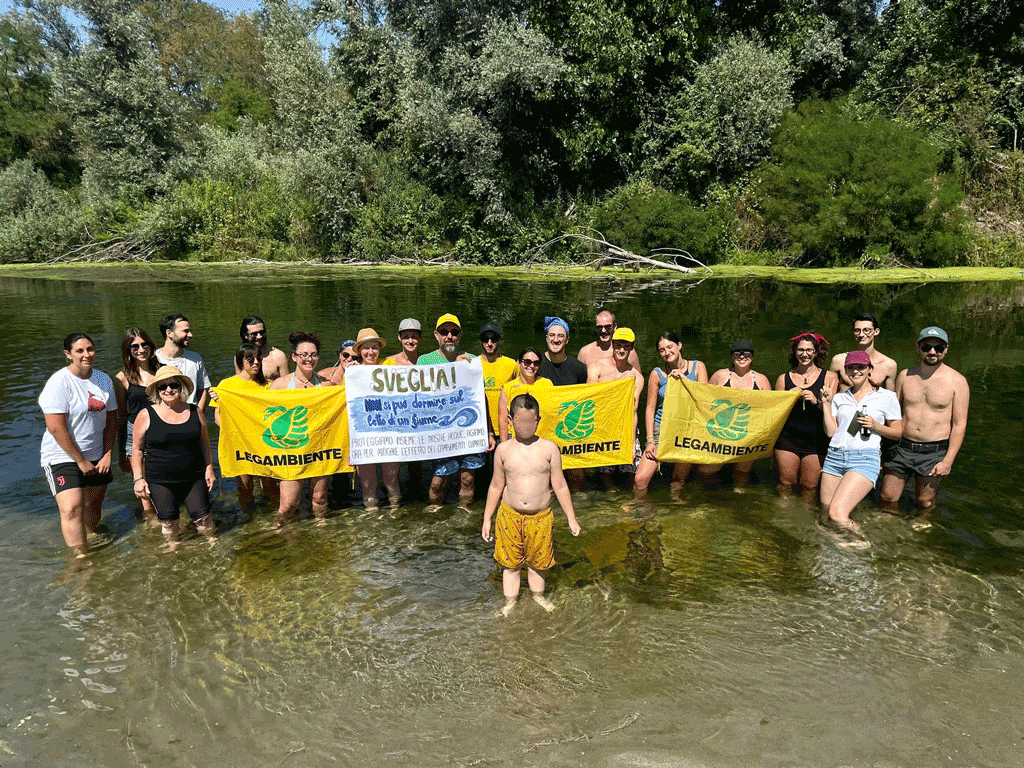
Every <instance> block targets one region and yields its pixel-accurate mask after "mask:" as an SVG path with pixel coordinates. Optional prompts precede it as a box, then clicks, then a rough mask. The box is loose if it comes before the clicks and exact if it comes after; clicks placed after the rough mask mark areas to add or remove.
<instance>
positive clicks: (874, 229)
mask: <svg viewBox="0 0 1024 768" xmlns="http://www.w3.org/2000/svg"><path fill="white" fill-rule="evenodd" d="M938 164H939V153H938V151H937V150H936V149H935V147H933V146H932V145H931V144H929V143H928V142H927V140H926V138H925V136H924V135H922V134H921V133H919V132H917V131H915V130H913V129H911V128H908V127H906V126H903V125H900V124H898V123H895V122H893V121H891V120H887V119H885V118H881V117H878V118H874V119H872V120H869V121H863V122H861V121H857V120H855V119H853V118H852V117H850V116H849V115H848V114H846V113H844V111H843V110H842V108H841V105H838V104H836V103H834V102H808V103H805V104H803V105H801V107H800V109H799V110H797V111H796V112H794V113H791V114H790V115H789V116H787V118H786V120H785V121H784V122H783V124H782V126H781V127H780V129H779V132H778V135H777V136H776V138H775V141H774V143H773V144H772V157H771V162H770V163H769V164H767V165H766V166H765V167H764V168H763V169H762V170H761V172H760V175H759V178H758V179H757V184H756V186H755V187H754V191H753V193H752V202H753V204H754V206H755V207H756V208H757V209H758V210H759V211H760V212H761V214H762V216H763V220H764V222H765V223H766V225H767V227H768V232H769V242H770V244H772V245H774V246H775V247H778V248H780V249H783V250H784V251H786V252H787V253H788V255H789V257H790V258H791V260H792V261H793V262H795V263H800V264H808V265H815V266H828V265H834V264H850V263H861V262H864V261H865V260H866V261H867V262H868V263H872V260H878V262H879V263H883V264H884V263H886V262H887V261H888V260H889V259H892V258H895V259H899V260H908V261H910V262H912V263H920V264H954V263H958V262H960V260H961V259H963V258H964V255H965V252H966V249H967V241H966V237H965V233H964V228H963V219H962V216H961V213H960V211H959V208H958V204H959V202H960V200H961V199H962V198H963V192H962V191H961V190H960V188H959V186H958V185H957V184H956V182H955V181H953V180H951V179H948V178H944V177H942V176H940V175H938Z"/></svg>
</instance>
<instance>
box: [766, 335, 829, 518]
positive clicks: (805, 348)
mask: <svg viewBox="0 0 1024 768" xmlns="http://www.w3.org/2000/svg"><path fill="white" fill-rule="evenodd" d="M790 341H792V342H793V345H792V346H791V347H790V350H789V365H790V368H791V370H790V371H789V373H784V374H782V375H781V376H779V379H778V381H776V382H775V389H776V390H778V391H780V392H782V391H785V390H790V389H799V390H800V391H801V392H802V396H801V398H800V400H798V401H797V403H796V405H794V406H793V410H791V411H790V412H789V418H788V419H786V424H785V425H784V426H783V427H782V434H780V435H779V439H778V441H777V442H776V443H775V461H776V463H777V464H778V465H779V492H780V493H782V494H785V495H789V494H792V493H793V492H794V491H795V490H796V487H797V485H798V484H799V485H800V486H801V488H802V490H803V493H804V495H805V496H807V498H814V494H815V493H816V491H817V488H818V481H819V480H820V479H821V465H822V463H823V462H824V461H825V453H826V452H827V451H828V435H827V434H825V425H824V424H823V422H822V410H821V409H822V403H823V402H824V400H823V399H822V397H821V391H822V389H823V388H824V389H825V390H826V391H827V392H828V394H829V395H834V394H835V393H836V389H837V388H838V386H839V377H838V376H836V374H835V373H833V372H832V371H826V370H825V367H824V366H825V359H826V356H827V355H828V341H826V340H825V339H824V338H823V337H822V336H819V335H818V334H816V333H811V332H810V331H808V332H806V333H801V334H799V335H797V336H794V337H793V338H792V339H790Z"/></svg>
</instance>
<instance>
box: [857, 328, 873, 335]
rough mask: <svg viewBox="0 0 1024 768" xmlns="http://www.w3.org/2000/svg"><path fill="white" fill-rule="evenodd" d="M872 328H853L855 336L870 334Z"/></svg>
mask: <svg viewBox="0 0 1024 768" xmlns="http://www.w3.org/2000/svg"><path fill="white" fill-rule="evenodd" d="M872 330H873V329H872V328H854V329H853V335H854V336H870V335H871V331H872Z"/></svg>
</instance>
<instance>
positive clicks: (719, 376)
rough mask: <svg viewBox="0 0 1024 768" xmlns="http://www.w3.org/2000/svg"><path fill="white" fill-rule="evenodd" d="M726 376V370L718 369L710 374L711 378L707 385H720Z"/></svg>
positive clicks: (727, 371) (727, 373)
mask: <svg viewBox="0 0 1024 768" xmlns="http://www.w3.org/2000/svg"><path fill="white" fill-rule="evenodd" d="M728 375H729V369H728V368H719V369H718V370H717V371H715V372H714V373H713V374H711V378H710V379H709V380H708V384H721V383H722V382H723V381H725V379H726V377H727V376H728Z"/></svg>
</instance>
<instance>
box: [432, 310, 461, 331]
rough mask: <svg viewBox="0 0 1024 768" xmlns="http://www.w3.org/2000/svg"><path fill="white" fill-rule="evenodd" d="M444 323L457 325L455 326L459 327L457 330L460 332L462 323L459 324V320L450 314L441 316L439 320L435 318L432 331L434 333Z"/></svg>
mask: <svg viewBox="0 0 1024 768" xmlns="http://www.w3.org/2000/svg"><path fill="white" fill-rule="evenodd" d="M445 323H451V324H452V325H457V326H459V330H460V331H461V330H462V323H460V322H459V318H457V317H456V316H455V315H453V314H452V313H451V312H449V313H448V314H445V315H441V316H440V317H439V318H437V325H435V326H434V330H435V331H436V330H437V329H438V328H440V327H441V326H442V325H444V324H445Z"/></svg>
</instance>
